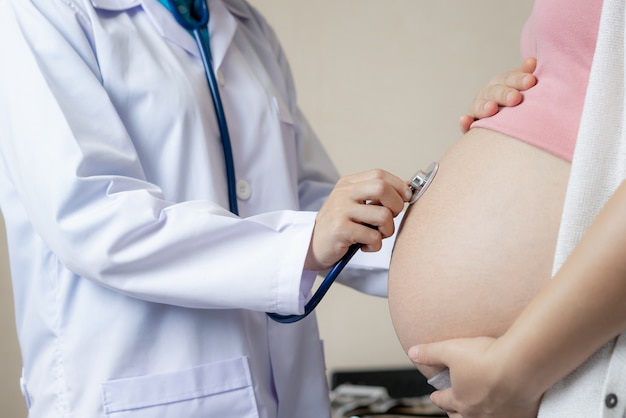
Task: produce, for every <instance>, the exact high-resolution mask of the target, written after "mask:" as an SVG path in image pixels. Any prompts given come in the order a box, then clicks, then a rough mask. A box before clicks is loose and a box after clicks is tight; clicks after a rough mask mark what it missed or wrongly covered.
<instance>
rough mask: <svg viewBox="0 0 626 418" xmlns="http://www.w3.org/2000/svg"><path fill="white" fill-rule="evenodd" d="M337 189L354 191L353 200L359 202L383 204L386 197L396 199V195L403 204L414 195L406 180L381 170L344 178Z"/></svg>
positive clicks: (338, 183)
mask: <svg viewBox="0 0 626 418" xmlns="http://www.w3.org/2000/svg"><path fill="white" fill-rule="evenodd" d="M335 187H336V188H338V189H340V188H348V189H350V190H352V191H353V192H354V193H353V194H352V195H351V198H352V199H353V200H355V201H358V202H365V201H373V202H381V203H382V202H383V201H384V199H383V198H384V197H385V196H387V197H389V196H394V197H395V196H396V195H397V196H399V197H400V199H401V200H402V201H403V202H408V201H409V200H411V196H412V194H413V193H412V191H411V188H410V187H409V185H408V182H407V181H406V180H403V179H401V178H400V177H398V176H396V175H394V174H391V173H390V172H388V171H385V170H381V169H373V170H368V171H363V172H361V173H357V174H352V175H349V176H344V177H342V178H341V179H339V181H338V182H337V185H336V186H335ZM400 210H402V209H400ZM398 213H399V212H398ZM396 214H397V213H396Z"/></svg>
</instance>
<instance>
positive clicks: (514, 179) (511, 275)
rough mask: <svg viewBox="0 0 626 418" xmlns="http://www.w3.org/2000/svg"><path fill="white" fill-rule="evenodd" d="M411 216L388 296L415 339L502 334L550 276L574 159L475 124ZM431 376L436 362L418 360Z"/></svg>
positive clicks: (398, 321)
mask: <svg viewBox="0 0 626 418" xmlns="http://www.w3.org/2000/svg"><path fill="white" fill-rule="evenodd" d="M439 163H440V169H439V173H438V174H437V177H436V178H435V180H434V182H433V184H432V186H431V187H430V189H429V190H428V192H427V193H426V194H425V195H424V196H423V197H422V199H421V200H420V201H418V202H417V203H416V204H415V205H414V206H413V207H411V208H410V210H409V212H408V213H407V214H406V216H405V218H404V222H403V225H402V227H401V229H400V232H399V235H398V238H397V241H396V246H395V249H394V253H393V258H392V261H391V266H390V271H389V304H390V311H391V316H392V320H393V323H394V327H395V329H396V332H397V335H398V338H399V340H400V342H401V344H402V346H403V347H404V349H405V351H406V350H408V349H409V347H411V346H414V345H417V344H422V343H427V342H434V341H441V340H446V339H450V338H460V337H474V336H492V337H497V336H500V335H502V334H503V333H504V332H505V331H506V330H507V329H508V328H509V327H510V325H511V324H512V323H513V321H514V320H515V318H517V316H518V315H519V314H520V312H521V311H522V310H523V309H524V307H526V305H527V304H528V303H529V301H530V300H531V299H532V298H533V297H534V296H535V295H536V294H537V293H538V292H539V291H540V290H541V289H542V287H543V286H544V285H545V284H546V283H547V280H548V278H550V276H551V269H552V261H553V254H554V248H555V245H556V238H557V232H558V226H559V220H560V216H561V212H562V207H563V199H564V196H565V189H566V185H567V180H568V176H569V168H570V165H569V163H567V162H565V161H563V160H561V159H559V158H557V157H555V156H553V155H551V154H548V153H546V152H544V151H542V150H540V149H538V148H535V147H533V146H530V145H527V144H525V143H522V142H520V141H518V140H516V139H513V138H510V137H507V136H505V135H502V134H499V133H496V132H493V131H489V130H485V129H472V130H470V131H469V132H468V133H466V134H465V135H464V136H463V137H462V138H461V139H460V140H459V141H457V143H455V144H454V145H453V146H452V147H451V148H450V149H449V151H448V152H447V153H446V154H445V155H444V157H443V158H442V159H441V160H440V161H439ZM418 368H419V369H420V371H421V372H422V373H424V374H425V375H426V376H427V377H430V376H432V375H433V374H434V373H435V372H436V371H437V370H436V369H431V368H428V367H427V366H422V365H418Z"/></svg>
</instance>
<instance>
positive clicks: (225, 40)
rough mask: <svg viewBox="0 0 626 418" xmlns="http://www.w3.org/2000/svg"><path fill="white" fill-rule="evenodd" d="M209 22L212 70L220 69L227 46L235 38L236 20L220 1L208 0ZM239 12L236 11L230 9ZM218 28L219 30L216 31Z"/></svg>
mask: <svg viewBox="0 0 626 418" xmlns="http://www.w3.org/2000/svg"><path fill="white" fill-rule="evenodd" d="M209 7H210V12H211V20H210V22H209V36H210V38H211V53H212V54H213V68H214V69H215V70H217V69H218V68H220V65H221V64H222V61H223V60H224V56H226V51H227V50H228V46H229V45H230V43H231V42H232V40H233V37H234V36H235V31H236V30H237V20H235V17H234V16H233V15H232V14H231V11H229V9H228V8H226V6H225V5H224V2H223V1H222V0H209ZM230 10H232V11H237V12H239V10H238V9H232V8H231V9H230ZM218 28H219V29H218Z"/></svg>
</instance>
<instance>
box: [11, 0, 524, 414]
mask: <svg viewBox="0 0 626 418" xmlns="http://www.w3.org/2000/svg"><path fill="white" fill-rule="evenodd" d="M252 3H253V4H254V5H256V6H257V7H258V8H259V9H260V10H261V11H262V12H263V13H264V14H265V16H266V17H267V19H268V20H269V21H270V23H271V24H272V25H273V26H274V28H275V30H276V32H277V34H278V36H279V38H280V39H281V40H282V42H283V46H284V48H285V50H286V52H287V56H288V57H289V59H290V62H291V66H292V70H293V72H294V74H295V78H296V84H297V87H298V90H299V97H300V104H301V107H302V108H303V109H304V111H305V113H306V114H307V115H308V117H309V120H310V122H311V123H312V125H313V126H314V127H315V129H316V131H317V133H318V135H319V136H320V138H321V140H322V142H323V143H324V145H325V146H326V148H327V150H328V152H329V153H330V154H331V156H332V157H333V159H334V161H335V162H336V164H337V166H338V168H339V170H340V172H341V173H342V174H349V173H353V172H358V171H362V170H365V169H369V168H374V167H380V168H384V169H387V170H389V171H392V172H393V173H395V174H397V175H399V176H401V177H403V178H408V177H409V176H411V175H412V174H414V173H415V172H416V171H417V170H418V169H420V168H422V167H425V166H426V165H427V164H428V163H430V162H431V161H433V160H436V159H438V158H439V156H440V155H441V154H442V153H443V152H444V151H445V149H446V148H447V147H448V146H449V145H450V144H451V143H452V142H453V141H454V140H456V139H457V138H458V137H459V131H458V126H457V119H458V117H459V116H460V115H461V114H462V113H463V112H464V111H465V110H466V108H467V106H468V105H469V103H470V101H471V99H472V98H473V96H474V94H475V92H476V91H477V90H478V88H479V87H480V86H482V85H483V84H484V83H485V82H486V81H487V80H488V79H489V78H490V77H491V76H492V75H494V74H496V73H499V72H502V71H504V70H505V69H509V68H513V67H515V66H517V65H518V64H519V62H520V58H519V48H518V38H519V31H520V29H521V26H522V24H523V21H524V20H525V18H526V16H527V15H528V13H529V12H530V9H531V6H532V1H531V0H515V1H503V0H472V1H469V0H442V1H434V0H432V1H425V0H315V1H313V0H252ZM0 232H2V231H0ZM5 252H6V249H4V248H2V247H0V253H1V254H3V256H2V258H0V267H1V269H0V274H1V277H0V298H2V299H1V300H0V309H1V310H2V311H1V312H0V327H1V328H0V335H2V337H1V338H0V415H1V416H3V417H4V416H6V417H11V418H20V417H25V416H26V414H25V412H24V407H23V401H22V399H21V397H20V395H19V383H18V378H19V370H20V365H19V363H20V359H19V354H18V351H17V343H16V342H15V337H14V333H15V331H14V322H13V317H12V304H11V298H10V292H11V290H10V281H9V277H8V267H7V263H6V257H5V256H4V253H5ZM318 311H319V312H318V316H319V319H320V328H321V333H322V337H323V338H324V340H325V347H326V359H327V365H328V368H329V370H334V369H339V368H342V369H343V368H382V367H397V366H409V363H408V361H407V360H406V357H405V355H404V353H403V352H402V350H401V349H400V346H399V344H398V343H397V342H396V338H395V334H394V331H393V327H392V325H391V322H390V320H389V314H388V311H387V304H386V300H384V299H380V298H373V297H369V296H365V295H361V294H358V293H357V292H354V291H352V290H350V289H345V288H343V287H341V286H335V287H334V288H333V290H332V291H331V292H330V294H329V296H327V298H326V299H325V300H324V301H323V302H322V303H321V304H320V307H319V308H318Z"/></svg>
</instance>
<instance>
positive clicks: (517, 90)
mask: <svg viewBox="0 0 626 418" xmlns="http://www.w3.org/2000/svg"><path fill="white" fill-rule="evenodd" d="M536 67H537V60H536V59H535V58H527V59H526V60H525V61H524V62H523V63H522V66H521V68H518V69H515V70H511V71H508V72H506V73H504V74H500V75H497V76H495V77H494V78H492V79H491V81H489V83H487V85H486V86H485V87H483V88H482V89H481V90H480V91H479V92H478V94H477V95H476V97H475V98H474V101H473V102H472V105H471V106H470V108H469V111H468V113H467V114H465V115H463V116H461V119H460V120H459V125H460V126H461V131H462V132H463V133H465V132H467V131H468V130H469V128H470V125H471V124H472V122H474V121H475V120H476V119H482V118H487V117H489V116H493V115H495V114H496V113H498V110H499V109H500V106H507V107H509V106H517V105H518V104H520V103H521V102H522V93H521V92H522V91H525V90H528V89H529V88H531V87H533V86H534V85H535V84H536V83H537V79H536V78H535V76H534V75H533V74H532V73H533V72H534V71H535V68H536Z"/></svg>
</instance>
